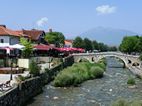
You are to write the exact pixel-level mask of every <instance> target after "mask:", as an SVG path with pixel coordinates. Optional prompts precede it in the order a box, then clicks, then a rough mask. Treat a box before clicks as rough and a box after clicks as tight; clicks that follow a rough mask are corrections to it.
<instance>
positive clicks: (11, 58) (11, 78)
mask: <svg viewBox="0 0 142 106" xmlns="http://www.w3.org/2000/svg"><path fill="white" fill-rule="evenodd" d="M12 65H13V62H12V57H11V65H10V67H11V71H10V72H11V73H10V80H12Z"/></svg>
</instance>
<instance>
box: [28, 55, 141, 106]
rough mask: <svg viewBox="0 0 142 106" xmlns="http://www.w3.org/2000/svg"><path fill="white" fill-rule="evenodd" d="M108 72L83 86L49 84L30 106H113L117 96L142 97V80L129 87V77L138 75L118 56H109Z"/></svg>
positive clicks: (137, 80)
mask: <svg viewBox="0 0 142 106" xmlns="http://www.w3.org/2000/svg"><path fill="white" fill-rule="evenodd" d="M107 63H108V65H107V71H106V72H105V74H104V77H103V78H102V79H94V80H89V81H86V82H84V83H83V84H82V85H81V87H69V88H55V87H53V86H51V85H50V84H49V85H46V86H45V87H44V92H43V93H42V94H40V95H38V96H37V97H35V98H34V99H35V100H34V101H33V102H32V103H31V104H28V106H100V105H101V106H110V103H111V102H112V101H114V100H116V99H117V98H120V97H121V98H122V97H123V98H127V99H130V100H131V99H141V98H142V89H141V88H142V82H141V81H140V80H139V79H137V78H136V83H137V88H135V89H129V88H128V87H127V80H128V78H129V77H130V76H132V77H134V76H133V75H132V74H131V72H130V71H129V70H128V69H124V68H114V67H115V66H119V67H123V64H122V63H120V61H119V60H118V59H114V58H107Z"/></svg>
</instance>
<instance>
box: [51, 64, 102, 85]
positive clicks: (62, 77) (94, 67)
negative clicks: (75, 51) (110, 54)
mask: <svg viewBox="0 0 142 106" xmlns="http://www.w3.org/2000/svg"><path fill="white" fill-rule="evenodd" d="M100 66H101V67H100ZM103 66H104V64H103ZM103 73H104V69H103V68H102V63H100V64H99V63H98V64H92V63H89V62H81V63H75V64H73V65H72V66H71V67H68V68H66V69H64V70H63V71H61V72H60V73H59V74H58V75H57V76H56V77H55V79H54V81H53V85H54V86H56V87H57V86H60V87H63V86H76V85H77V84H80V83H82V82H83V81H86V80H89V79H92V78H101V77H103Z"/></svg>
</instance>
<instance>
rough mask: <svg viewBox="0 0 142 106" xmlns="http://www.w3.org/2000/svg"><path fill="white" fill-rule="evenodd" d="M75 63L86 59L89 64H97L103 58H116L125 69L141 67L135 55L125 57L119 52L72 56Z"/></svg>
mask: <svg viewBox="0 0 142 106" xmlns="http://www.w3.org/2000/svg"><path fill="white" fill-rule="evenodd" d="M73 56H74V60H75V62H79V61H81V60H82V59H87V60H88V61H90V62H98V61H99V60H101V59H102V58H105V57H117V58H119V59H121V60H122V61H123V62H124V64H125V66H126V67H130V66H137V67H139V68H140V67H141V61H140V60H139V56H136V55H127V54H123V53H121V52H100V53H79V54H73Z"/></svg>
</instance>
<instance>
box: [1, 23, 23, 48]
mask: <svg viewBox="0 0 142 106" xmlns="http://www.w3.org/2000/svg"><path fill="white" fill-rule="evenodd" d="M21 36H24V35H23V34H21V33H18V32H16V31H13V30H11V29H8V28H7V27H6V26H5V25H0V45H4V46H9V45H14V44H19V39H20V37H21Z"/></svg>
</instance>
